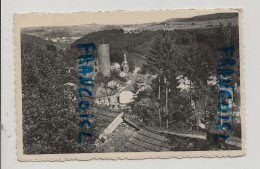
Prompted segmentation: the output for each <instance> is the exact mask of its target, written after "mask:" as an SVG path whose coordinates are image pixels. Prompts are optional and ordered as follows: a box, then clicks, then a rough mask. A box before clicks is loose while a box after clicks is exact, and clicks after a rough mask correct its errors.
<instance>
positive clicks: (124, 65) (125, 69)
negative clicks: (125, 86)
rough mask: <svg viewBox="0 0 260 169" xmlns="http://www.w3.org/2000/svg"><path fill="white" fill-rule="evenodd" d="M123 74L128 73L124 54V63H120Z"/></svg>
mask: <svg viewBox="0 0 260 169" xmlns="http://www.w3.org/2000/svg"><path fill="white" fill-rule="evenodd" d="M122 67H123V72H125V73H127V72H128V71H129V66H128V63H127V60H126V54H124V61H123V63H122Z"/></svg>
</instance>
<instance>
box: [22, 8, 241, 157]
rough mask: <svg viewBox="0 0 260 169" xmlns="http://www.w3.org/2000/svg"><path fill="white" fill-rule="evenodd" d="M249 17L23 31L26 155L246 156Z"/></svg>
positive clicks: (210, 15)
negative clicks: (244, 42)
mask: <svg viewBox="0 0 260 169" xmlns="http://www.w3.org/2000/svg"><path fill="white" fill-rule="evenodd" d="M187 12H188V11H183V13H187ZM42 15H43V14H42ZM240 15H241V13H240V11H239V10H231V11H229V12H222V11H221V10H220V11H217V10H214V11H210V10H209V11H207V13H201V14H200V12H197V14H196V15H195V13H193V14H192V15H190V16H187V17H186V15H184V16H185V17H183V16H181V15H178V17H176V16H174V15H173V16H172V17H171V16H170V15H168V16H167V19H162V20H160V21H158V20H155V21H154V22H143V23H140V22H136V23H133V22H132V21H131V22H129V24H124V23H126V22H127V19H126V18H124V17H122V18H120V17H118V18H117V19H118V20H120V19H126V21H125V22H124V23H123V24H121V23H120V24H114V22H112V24H107V22H105V23H104V24H102V23H100V22H98V23H95V22H93V23H86V24H85V23H84V21H82V24H77V25H76V24H75V25H68V26H56V25H55V26H52V25H49V26H46V25H44V24H43V25H44V26H41V25H38V26H29V27H22V28H21V29H20V30H19V34H20V35H19V36H20V39H19V40H20V42H19V43H20V53H19V55H20V59H21V78H20V79H21V132H22V138H21V141H22V154H23V155H44V154H78V153H83V154H86V153H87V154H91V153H95V154H96V153H133V152H135V153H136V152H151V153H155V152H173V153H174V152H187V153H188V152H201V151H202V152H211V151H212V152H223V151H230V152H236V151H242V150H243V149H244V148H243V143H242V141H243V137H244V135H243V119H242V118H243V115H242V113H244V112H242V111H241V110H243V102H242V100H243V98H242V92H243V88H241V86H242V85H243V81H242V80H243V79H242V78H241V63H242V62H241V53H242V52H241V44H240V43H241V39H240V38H241V37H240V34H241V32H240V31H241V29H240V27H239V26H240V23H239V22H240V20H239V16H240ZM119 16H120V14H119ZM64 20H66V18H64ZM53 22H54V21H53ZM238 154H239V153H238ZM159 157H160V156H159ZM173 157H174V155H173ZM139 158H140V157H139Z"/></svg>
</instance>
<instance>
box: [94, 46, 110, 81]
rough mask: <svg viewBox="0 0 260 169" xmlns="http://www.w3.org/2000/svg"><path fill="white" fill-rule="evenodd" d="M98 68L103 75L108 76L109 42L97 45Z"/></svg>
mask: <svg viewBox="0 0 260 169" xmlns="http://www.w3.org/2000/svg"><path fill="white" fill-rule="evenodd" d="M97 53H98V68H99V70H98V71H99V72H102V73H103V75H104V76H110V53H109V44H99V45H98V50H97Z"/></svg>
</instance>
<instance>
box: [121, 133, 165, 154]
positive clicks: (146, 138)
mask: <svg viewBox="0 0 260 169" xmlns="http://www.w3.org/2000/svg"><path fill="white" fill-rule="evenodd" d="M168 142H169V139H168V138H166V137H165V136H163V135H159V133H156V132H153V131H149V130H148V129H141V130H139V132H138V133H137V134H135V135H134V136H133V137H132V138H131V139H130V140H129V141H128V142H127V143H126V144H125V147H126V148H127V149H128V150H129V151H132V152H151V151H169V150H170V146H169V145H168Z"/></svg>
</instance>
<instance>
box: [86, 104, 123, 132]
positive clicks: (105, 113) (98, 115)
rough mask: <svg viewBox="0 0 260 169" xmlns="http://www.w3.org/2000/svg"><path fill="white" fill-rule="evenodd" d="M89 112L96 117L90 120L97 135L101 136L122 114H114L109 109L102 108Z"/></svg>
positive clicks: (91, 109)
mask: <svg viewBox="0 0 260 169" xmlns="http://www.w3.org/2000/svg"><path fill="white" fill-rule="evenodd" d="M89 111H90V112H91V114H94V115H95V117H94V118H92V119H91V120H90V122H91V124H92V126H93V127H94V128H93V129H94V133H95V135H97V136H99V135H100V134H101V133H102V132H103V131H104V130H105V129H106V128H107V127H108V126H109V124H111V123H112V121H113V120H114V119H115V118H116V117H117V116H118V115H119V114H120V112H112V111H109V110H108V109H107V110H105V109H100V108H96V107H95V108H90V109H89Z"/></svg>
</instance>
